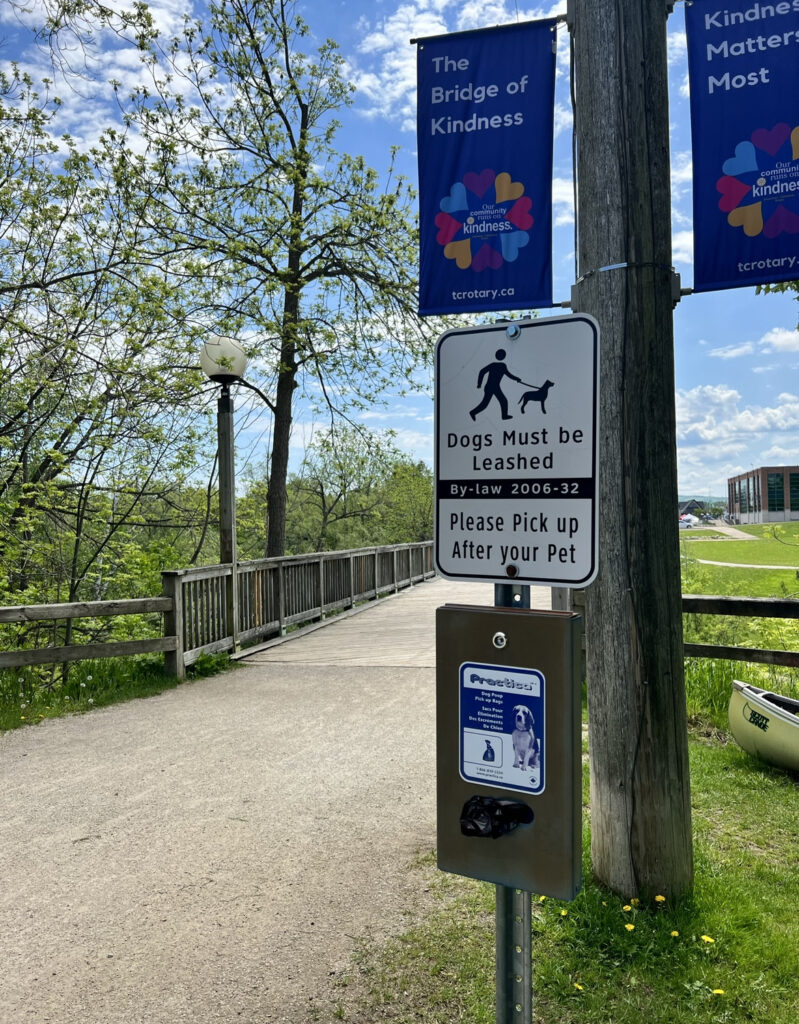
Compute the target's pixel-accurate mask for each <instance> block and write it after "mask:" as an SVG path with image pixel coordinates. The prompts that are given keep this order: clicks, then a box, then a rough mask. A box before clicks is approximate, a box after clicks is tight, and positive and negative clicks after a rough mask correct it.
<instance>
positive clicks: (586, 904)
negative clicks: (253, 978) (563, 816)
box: [317, 739, 799, 1024]
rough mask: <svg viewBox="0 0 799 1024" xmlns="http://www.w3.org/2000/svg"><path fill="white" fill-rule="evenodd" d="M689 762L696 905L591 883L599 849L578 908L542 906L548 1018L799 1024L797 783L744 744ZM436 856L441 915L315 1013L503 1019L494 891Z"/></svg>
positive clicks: (385, 952) (474, 1023)
mask: <svg viewBox="0 0 799 1024" xmlns="http://www.w3.org/2000/svg"><path fill="white" fill-rule="evenodd" d="M691 768H692V778H693V822H694V834H695V858H696V887H695V892H694V896H693V898H691V899H689V900H685V901H683V902H681V903H679V904H676V905H670V904H669V903H668V902H664V903H654V902H653V903H652V905H651V906H647V907H641V906H632V905H630V904H629V903H626V902H625V901H624V900H623V899H620V898H618V897H616V896H614V895H612V894H610V893H608V892H607V891H605V890H604V889H602V888H601V887H600V886H599V885H597V884H596V883H595V882H594V881H592V880H591V878H590V874H589V860H588V856H587V854H586V858H585V870H586V883H585V886H584V888H583V891H582V892H581V893H580V895H579V896H578V898H577V899H576V900H575V901H574V902H573V903H571V904H561V903H558V902H556V901H553V900H544V901H541V902H540V901H539V900H538V899H537V898H536V897H534V903H533V905H534V937H533V979H534V980H533V986H534V1005H535V1019H536V1021H539V1020H540V1021H546V1022H547V1024H600V1022H601V1024H689V1022H690V1024H694V1022H697V1021H702V1022H714V1024H715V1022H718V1024H722V1022H725V1024H726V1022H731V1024H739V1022H740V1024H745V1022H758V1024H759V1022H762V1024H766V1022H769V1024H795V1022H796V1020H797V1019H799V986H798V985H797V983H796V978H797V977H799V917H798V916H797V913H796V907H797V906H799V870H797V868H799V859H798V858H797V845H796V835H797V834H798V833H799V787H798V786H797V781H796V780H795V779H793V778H791V777H790V776H788V775H786V774H785V773H781V772H778V771H776V770H772V769H768V768H765V767H762V766H759V765H757V764H756V763H755V762H753V761H752V760H751V759H749V758H748V757H747V756H746V755H744V754H743V753H742V752H741V751H739V750H738V749H737V748H736V747H735V746H734V745H729V746H723V745H719V744H718V743H713V744H709V743H707V742H705V741H702V740H698V739H694V740H692V742H691ZM589 846H590V837H589V834H588V831H587V830H586V835H585V848H586V851H587V850H588V848H589ZM431 862H432V857H428V858H426V861H425V867H424V868H423V870H425V871H426V872H427V873H428V875H429V876H430V885H431V886H432V887H433V888H434V890H435V892H436V893H437V896H438V899H439V905H438V909H437V911H435V912H434V913H433V914H431V915H430V916H429V918H428V919H427V920H426V921H425V922H424V923H423V924H422V925H420V926H419V927H418V928H416V929H415V930H413V931H411V932H409V933H407V934H406V935H404V936H402V937H401V938H400V939H397V940H395V941H393V942H392V943H390V944H389V946H388V947H387V948H385V949H380V950H377V949H373V948H371V947H367V946H364V948H363V950H362V952H361V955H360V956H359V958H358V963H357V969H356V970H355V971H354V972H353V974H352V975H351V976H350V978H349V979H348V980H347V981H346V982H344V983H343V984H342V986H341V990H340V992H341V995H340V1000H339V1001H338V1002H337V1003H336V1004H335V1005H334V1006H333V1007H331V1008H329V1009H328V1010H325V1011H323V1012H322V1013H320V1015H319V1017H318V1018H317V1019H319V1020H323V1021H328V1020H345V1021H350V1022H353V1024H355V1022H357V1024H367V1022H369V1024H372V1022H374V1021H381V1020H391V1021H395V1022H398V1024H399V1022H411V1021H421V1020H423V1021H425V1022H426V1024H439V1022H440V1024H450V1022H452V1021H468V1022H470V1024H491V1022H493V1021H494V1012H495V1011H494V1003H493V1000H494V978H493V963H494V949H493V944H494V918H493V914H494V887H493V886H491V885H488V884H486V883H481V882H474V881H470V880H467V879H461V878H457V877H455V876H446V875H442V874H441V873H434V869H433V868H432V867H431V866H430V864H431ZM625 908H627V909H625ZM628 924H631V925H633V928H632V929H631V930H628V929H627V928H626V927H625V925H628ZM674 932H677V933H678V934H677V935H674V934H673V933H674ZM711 939H712V940H713V941H709V940H711Z"/></svg>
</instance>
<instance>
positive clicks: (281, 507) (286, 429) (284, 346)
mask: <svg viewBox="0 0 799 1024" xmlns="http://www.w3.org/2000/svg"><path fill="white" fill-rule="evenodd" d="M299 107H300V131H299V136H298V141H297V145H296V147H295V158H294V166H295V167H296V177H295V179H294V193H293V196H292V207H291V226H290V229H289V244H288V253H287V255H286V275H285V278H284V281H283V288H284V293H283V295H284V297H283V324H282V338H281V349H280V367H279V369H278V376H277V391H276V395H275V420H274V432H273V434H272V459H271V465H270V470H269V492H268V494H267V496H266V509H267V517H268V522H267V527H266V557H267V558H279V557H280V556H281V555H284V554H285V553H286V504H287V498H286V480H287V479H288V472H289V444H290V442H291V421H292V406H293V402H294V389H295V387H296V386H297V348H298V342H299V339H298V335H297V331H298V327H299V322H300V294H301V291H302V274H301V269H300V267H301V262H302V254H303V231H304V225H303V209H304V205H305V189H306V188H307V180H308V153H307V136H308V105H307V103H299Z"/></svg>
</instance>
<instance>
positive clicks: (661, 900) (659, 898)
mask: <svg viewBox="0 0 799 1024" xmlns="http://www.w3.org/2000/svg"><path fill="white" fill-rule="evenodd" d="M665 902H666V897H665V896H660V895H657V896H656V897H655V903H665Z"/></svg>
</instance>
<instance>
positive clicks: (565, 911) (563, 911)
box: [560, 910, 569, 917]
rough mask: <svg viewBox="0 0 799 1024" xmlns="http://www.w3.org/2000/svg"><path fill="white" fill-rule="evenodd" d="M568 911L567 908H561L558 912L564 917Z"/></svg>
mask: <svg viewBox="0 0 799 1024" xmlns="http://www.w3.org/2000/svg"><path fill="white" fill-rule="evenodd" d="M568 913H569V911H568V910H561V912H560V916H561V917H566V916H567V915H568Z"/></svg>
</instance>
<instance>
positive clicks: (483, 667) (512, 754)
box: [436, 605, 582, 900]
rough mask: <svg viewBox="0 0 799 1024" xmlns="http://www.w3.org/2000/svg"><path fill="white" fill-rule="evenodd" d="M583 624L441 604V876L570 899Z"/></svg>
mask: <svg viewBox="0 0 799 1024" xmlns="http://www.w3.org/2000/svg"><path fill="white" fill-rule="evenodd" d="M581 627H582V620H581V617H580V616H579V615H575V614H573V613H571V612H541V611H531V610H529V609H517V608H490V607H472V606H464V605H445V606H444V607H442V608H439V609H438V612H437V621H436V645H437V653H436V664H437V672H436V736H437V788H438V866H439V867H440V868H441V869H442V870H444V871H452V872H454V873H455V874H459V875H468V876H469V877H471V878H479V879H482V880H483V881H486V882H495V883H496V884H498V885H503V886H508V887H513V888H518V889H523V890H526V891H529V892H536V893H541V894H543V895H547V896H553V897H556V898H558V899H567V900H568V899H573V898H574V896H575V895H576V894H577V892H578V891H579V889H580V883H581V854H582V824H581V811H582V782H581V779H582V772H581V763H582V762H581V685H580V674H579V666H580V640H581V636H582V630H581Z"/></svg>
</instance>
